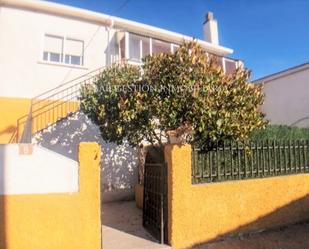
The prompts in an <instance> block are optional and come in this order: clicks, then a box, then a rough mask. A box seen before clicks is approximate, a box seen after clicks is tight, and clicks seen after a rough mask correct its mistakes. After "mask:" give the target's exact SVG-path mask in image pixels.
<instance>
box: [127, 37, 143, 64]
mask: <svg viewBox="0 0 309 249" xmlns="http://www.w3.org/2000/svg"><path fill="white" fill-rule="evenodd" d="M129 58H130V59H132V60H137V61H139V60H140V59H141V58H142V56H141V40H140V37H139V36H137V35H133V34H130V36H129Z"/></svg>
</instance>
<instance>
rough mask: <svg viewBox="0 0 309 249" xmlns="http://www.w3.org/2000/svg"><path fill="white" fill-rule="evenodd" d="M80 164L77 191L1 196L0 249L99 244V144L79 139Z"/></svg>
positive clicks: (87, 248)
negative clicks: (82, 141)
mask: <svg viewBox="0 0 309 249" xmlns="http://www.w3.org/2000/svg"><path fill="white" fill-rule="evenodd" d="M79 166H80V169H79V174H80V176H79V188H80V189H79V192H78V193H72V194H70V193H67V194H33V195H10V196H0V217H1V220H0V249H21V248H31V249H42V248H44V249H56V248H59V249H60V248H61V249H99V248H101V220H100V219H101V218H100V216H101V211H100V146H99V145H97V144H96V143H81V144H80V145H79ZM29 180H31V179H29Z"/></svg>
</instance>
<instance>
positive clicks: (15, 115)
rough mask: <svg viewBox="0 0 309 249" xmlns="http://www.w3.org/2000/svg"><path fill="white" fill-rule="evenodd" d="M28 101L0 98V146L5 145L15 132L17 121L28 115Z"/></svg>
mask: <svg viewBox="0 0 309 249" xmlns="http://www.w3.org/2000/svg"><path fill="white" fill-rule="evenodd" d="M29 109H30V99H23V98H7V97H0V144H7V143H9V142H10V139H11V137H12V136H13V134H14V133H15V131H16V124H17V119H19V118H21V117H22V116H24V115H27V114H28V113H29Z"/></svg>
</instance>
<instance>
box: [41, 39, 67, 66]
mask: <svg viewBox="0 0 309 249" xmlns="http://www.w3.org/2000/svg"><path fill="white" fill-rule="evenodd" d="M43 60H44V61H51V62H62V60H63V37H60V36H54V35H45V37H44V52H43Z"/></svg>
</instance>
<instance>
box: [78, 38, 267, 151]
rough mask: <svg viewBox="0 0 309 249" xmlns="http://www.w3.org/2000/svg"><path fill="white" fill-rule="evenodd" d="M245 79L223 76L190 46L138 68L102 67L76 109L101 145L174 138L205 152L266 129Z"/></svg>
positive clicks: (241, 72) (255, 92) (256, 91)
mask: <svg viewBox="0 0 309 249" xmlns="http://www.w3.org/2000/svg"><path fill="white" fill-rule="evenodd" d="M249 77H250V73H249V71H248V70H246V69H238V70H237V71H236V72H234V73H232V74H225V73H224V72H223V70H222V68H221V67H220V66H218V63H216V60H214V59H213V58H211V57H210V56H208V55H207V54H206V53H205V51H204V50H203V49H202V48H201V47H200V46H199V45H198V44H197V43H196V42H194V41H193V42H189V43H184V44H182V45H181V46H180V48H179V49H178V50H177V51H176V52H175V53H174V54H166V53H161V54H158V55H153V56H148V57H146V58H145V59H144V64H143V66H142V67H141V68H139V67H136V66H130V65H114V66H112V67H110V68H107V69H106V70H105V71H104V72H103V73H102V75H101V76H100V77H99V80H98V81H96V82H95V83H94V85H87V86H84V87H83V88H82V91H81V96H82V97H81V108H82V110H83V111H84V112H85V113H86V114H87V115H88V116H89V117H90V118H91V119H92V121H94V122H95V123H96V124H97V125H98V126H99V127H100V130H101V133H102V137H103V139H105V140H106V141H110V142H117V143H121V142H122V141H123V139H126V140H128V142H129V143H130V144H131V145H133V146H136V145H138V144H140V143H141V142H142V141H147V142H149V143H151V144H160V145H163V144H164V143H169V142H170V135H171V134H174V135H176V136H178V137H180V136H184V137H185V139H186V140H187V142H189V143H191V144H195V145H198V146H199V147H201V148H203V149H210V148H212V147H213V146H214V145H215V144H216V143H217V142H220V141H223V140H226V139H229V140H245V139H248V138H249V136H250V134H251V132H252V131H253V130H255V129H257V128H261V127H263V126H264V125H265V124H266V121H264V116H263V114H262V113H261V112H260V111H259V106H260V105H261V104H262V103H263V98H264V96H263V93H262V86H261V85H253V84H250V83H249Z"/></svg>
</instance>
